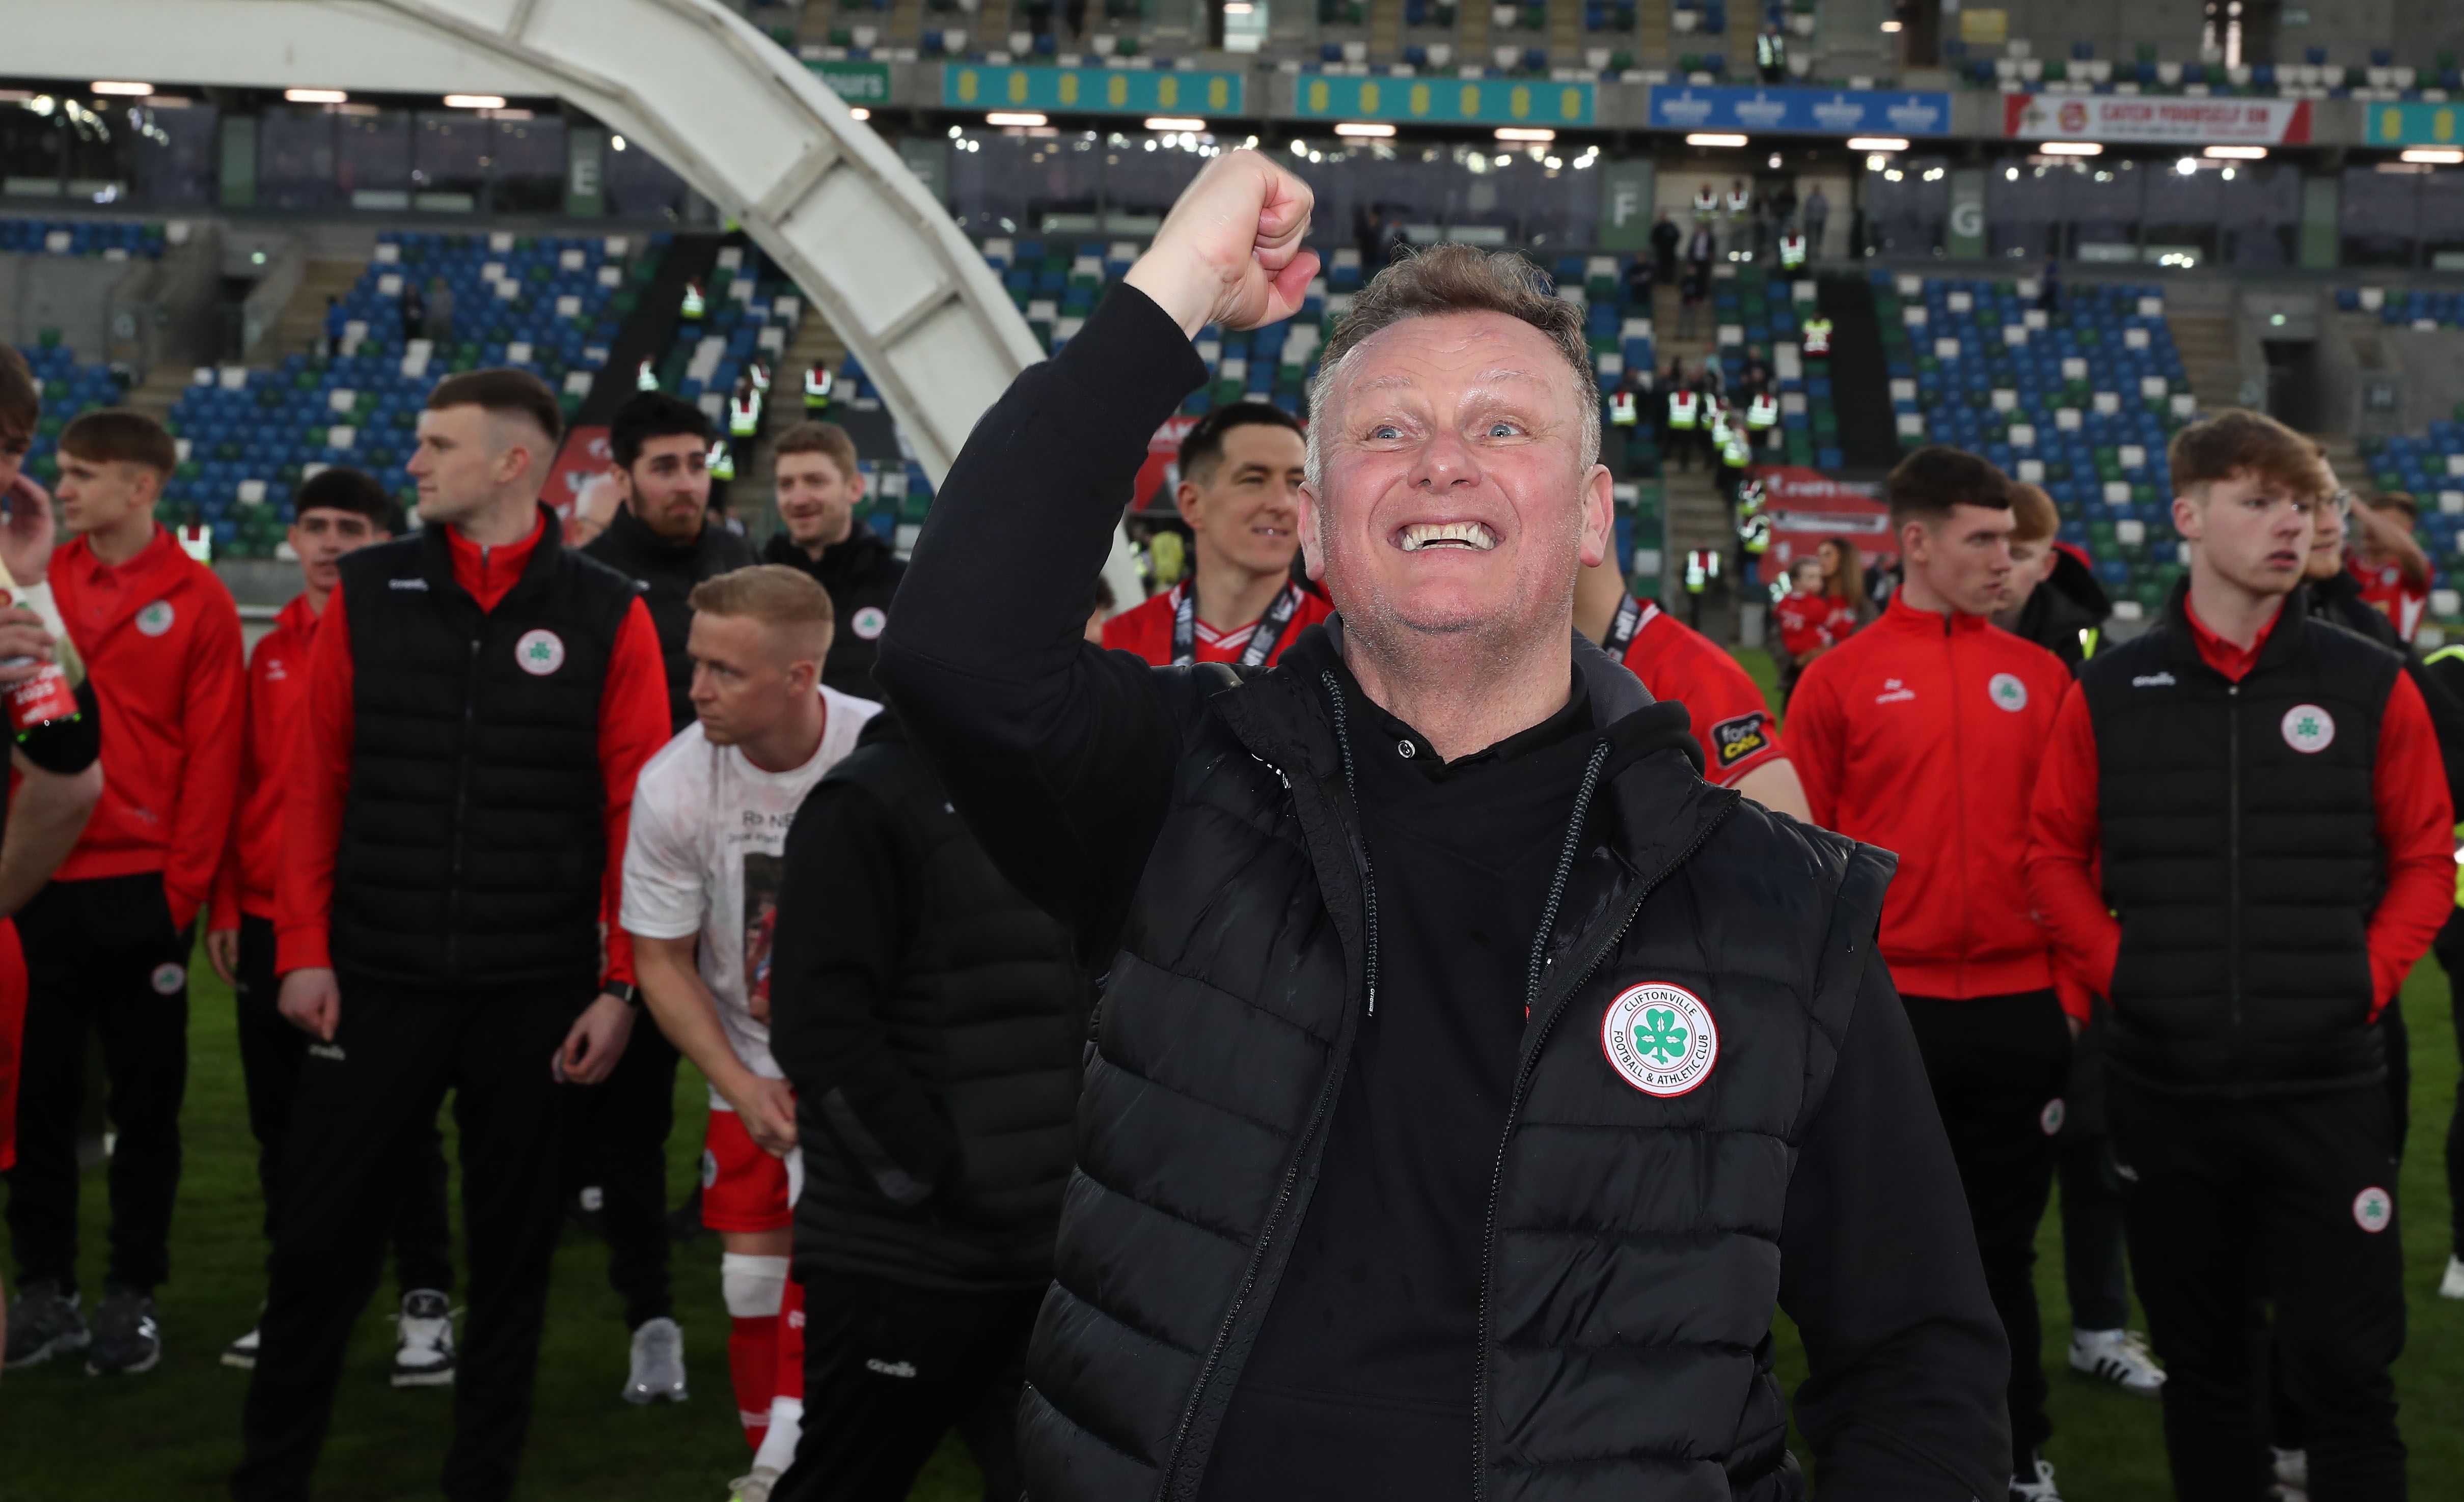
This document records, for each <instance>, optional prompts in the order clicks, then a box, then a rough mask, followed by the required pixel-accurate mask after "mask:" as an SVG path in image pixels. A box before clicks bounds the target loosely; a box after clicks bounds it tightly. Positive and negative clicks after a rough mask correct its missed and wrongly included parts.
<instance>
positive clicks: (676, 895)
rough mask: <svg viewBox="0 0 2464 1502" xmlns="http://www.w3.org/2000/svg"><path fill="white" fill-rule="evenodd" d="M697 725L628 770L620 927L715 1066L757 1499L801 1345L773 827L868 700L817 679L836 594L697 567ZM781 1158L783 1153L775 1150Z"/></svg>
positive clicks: (714, 1098) (786, 1423)
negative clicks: (779, 1038) (791, 1268)
mask: <svg viewBox="0 0 2464 1502" xmlns="http://www.w3.org/2000/svg"><path fill="white" fill-rule="evenodd" d="M692 606H693V635H692V650H693V690H692V691H693V713H694V716H695V723H693V725H690V726H687V727H686V728H685V729H684V730H683V732H682V733H680V734H678V735H677V736H676V738H675V739H674V740H672V741H670V742H669V743H668V745H667V748H666V749H665V750H664V751H660V752H659V753H658V754H657V755H656V756H653V757H652V758H650V761H649V765H648V766H646V767H644V768H643V769H642V775H641V778H640V780H639V781H638V782H637V783H636V784H635V786H634V790H633V819H632V832H631V836H630V838H629V840H628V842H627V846H626V852H625V908H624V925H625V930H626V932H627V933H629V934H630V935H632V938H633V964H634V969H635V972H636V974H638V975H639V977H640V979H641V985H642V994H643V998H644V1000H645V1001H647V1002H648V1003H649V1008H650V1014H651V1015H652V1016H653V1017H654V1018H656V1019H657V1021H658V1024H659V1028H660V1031H662V1032H664V1033H665V1034H667V1035H668V1036H669V1037H670V1038H671V1040H673V1042H674V1043H675V1046H676V1047H677V1049H679V1050H680V1051H682V1052H683V1054H684V1055H685V1056H687V1057H688V1058H691V1059H692V1060H693V1063H694V1064H695V1065H696V1066H697V1067H699V1068H700V1070H701V1072H702V1075H703V1077H704V1078H707V1079H708V1080H709V1081H710V1086H711V1098H710V1125H709V1135H708V1138H707V1139H706V1143H705V1146H704V1149H703V1153H702V1199H701V1213H702V1224H704V1225H705V1226H708V1227H709V1228H710V1229H711V1230H715V1231H716V1232H718V1237H719V1245H720V1246H721V1248H722V1249H723V1251H722V1252H721V1253H720V1257H719V1284H720V1288H721V1290H722V1291H723V1292H724V1294H725V1295H726V1297H727V1312H728V1314H729V1316H730V1317H731V1318H732V1319H733V1321H734V1329H733V1331H732V1332H731V1334H730V1335H729V1338H728V1344H727V1358H728V1369H729V1373H730V1375H731V1376H732V1378H733V1379H734V1382H735V1386H736V1405H737V1414H738V1416H739V1417H740V1418H741V1419H742V1420H743V1424H744V1434H745V1438H746V1439H747V1440H748V1441H750V1442H751V1443H752V1445H753V1447H754V1451H755V1453H754V1460H753V1468H752V1473H751V1474H750V1475H749V1476H747V1477H745V1478H743V1479H741V1480H739V1481H737V1483H736V1484H735V1486H736V1495H737V1498H738V1499H739V1502H762V1499H763V1498H765V1497H766V1496H767V1495H768V1491H769V1487H770V1484H771V1483H772V1482H773V1481H775V1480H776V1479H777V1478H778V1476H779V1475H780V1473H781V1472H782V1471H784V1470H785V1469H787V1466H788V1464H789V1462H791V1461H792V1460H793V1459H794V1458H795V1453H796V1439H797V1435H798V1417H799V1415H800V1414H801V1413H802V1411H803V1404H802V1401H801V1400H802V1394H803V1349H802V1345H801V1342H799V1341H797V1340H795V1339H793V1338H792V1337H788V1338H785V1339H782V1333H781V1307H782V1298H783V1295H784V1294H785V1292H786V1289H787V1286H788V1285H787V1258H788V1252H789V1250H790V1247H791V1244H792V1241H793V1235H792V1232H791V1230H790V1229H789V1228H790V1227H791V1226H792V1225H793V1224H794V1209H795V1206H794V1200H793V1197H792V1196H791V1194H790V1192H789V1188H788V1177H789V1174H788V1165H789V1164H790V1163H792V1162H794V1161H795V1160H794V1156H793V1155H794V1153H795V1150H796V1100H795V1095H794V1093H793V1092H792V1091H791V1090H790V1089H789V1088H788V1086H787V1083H786V1080H785V1079H784V1078H783V1077H782V1076H781V1072H780V1069H779V1066H778V1064H777V1063H775V1062H773V1061H772V1059H771V1056H770V1036H769V1020H770V974H769V958H770V945H771V937H772V935H773V933H774V932H775V928H776V923H777V914H778V902H779V879H780V871H781V859H782V855H783V852H784V851H785V849H786V840H787V826H788V824H789V823H790V822H792V821H793V820H794V818H795V816H796V809H797V807H798V806H799V805H800V804H802V803H803V800H804V795H805V794H806V793H807V792H809V791H811V789H812V786H813V784H814V783H816V782H818V781H820V780H821V777H822V773H825V772H827V771H829V769H830V768H831V767H832V766H834V765H836V764H837V762H838V761H839V759H840V758H841V757H843V756H845V755H846V754H847V752H848V751H851V750H853V749H854V747H855V743H856V733H857V732H858V731H859V730H861V729H863V728H864V723H865V722H866V721H867V720H869V719H870V718H872V716H873V715H874V714H875V713H876V712H878V711H879V709H880V706H879V705H877V704H874V703H873V702H872V701H870V700H869V699H859V698H856V697H855V696H854V695H852V694H844V693H841V692H839V691H838V690H837V689H835V688H831V687H828V686H825V685H823V684H822V683H821V664H823V663H825V662H826V661H828V659H829V652H830V638H831V635H832V630H833V622H832V620H831V614H830V598H829V596H828V594H827V593H825V591H824V590H823V589H822V587H821V586H820V585H819V584H817V583H815V582H814V581H813V580H812V579H811V578H810V577H807V576H805V575H804V574H803V573H801V572H799V571H797V570H795V569H790V568H785V567H782V566H781V565H777V564H768V565H763V566H759V567H754V568H746V569H740V570H737V572H735V573H733V574H723V575H720V576H719V577H716V578H713V579H710V580H707V581H705V582H704V583H701V584H699V585H696V586H695V587H694V589H693V597H692ZM782 1160H784V1161H782Z"/></svg>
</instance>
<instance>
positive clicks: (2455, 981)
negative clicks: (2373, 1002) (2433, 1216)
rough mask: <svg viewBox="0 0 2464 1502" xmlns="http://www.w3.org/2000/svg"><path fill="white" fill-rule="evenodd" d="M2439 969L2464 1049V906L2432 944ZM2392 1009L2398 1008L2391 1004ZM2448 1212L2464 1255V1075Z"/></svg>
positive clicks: (2458, 1085)
mask: <svg viewBox="0 0 2464 1502" xmlns="http://www.w3.org/2000/svg"><path fill="white" fill-rule="evenodd" d="M2431 952H2432V953H2434V954H2436V955H2437V956H2438V968H2439V969H2443V970H2445V971H2446V972H2447V999H2448V1006H2449V1007H2450V1008H2451V1009H2452V1012H2453V1016H2454V1018H2455V1040H2456V1046H2457V1047H2458V1048H2459V1049H2464V908H2458V909H2456V912H2455V915H2454V916H2453V917H2452V918H2449V919H2448V920H2447V926H2446V927H2444V928H2441V929H2440V930H2439V931H2438V942H2437V944H2435V945H2434V946H2432V947H2431ZM2387 1010H2388V1011H2389V1012H2393V1011H2394V1010H2395V1006H2394V1005H2393V1004H2390V1005H2389V1006H2388V1008H2387ZM2447 1214H2448V1220H2449V1228H2448V1230H2449V1235H2450V1236H2451V1237H2452V1238H2453V1240H2452V1242H2451V1246H2452V1248H2453V1252H2454V1254H2455V1255H2456V1256H2459V1257H2464V1076H2459V1077H2458V1078H2457V1079H2456V1081H2455V1109H2454V1111H2453V1113H2451V1114H2450V1115H2449V1116H2448V1118H2447Z"/></svg>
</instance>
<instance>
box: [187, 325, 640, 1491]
mask: <svg viewBox="0 0 2464 1502" xmlns="http://www.w3.org/2000/svg"><path fill="white" fill-rule="evenodd" d="M562 426H563V421H562V417H561V414H560V413H559V412H558V410H557V403H556V398H555V396H554V395H553V394H552V393H551V392H550V391H549V390H548V389H547V387H546V386H545V385H544V384H542V383H541V382H540V381H539V379H538V378H537V377H535V376H530V375H526V374H524V373H522V372H520V371H515V370H480V371H472V372H468V373H466V374H463V375H457V376H451V377H448V378H447V379H445V380H444V381H440V382H438V383H437V385H436V388H435V389H434V390H433V391H431V392H430V393H429V398H428V407H427V410H425V411H423V412H422V413H421V414H420V417H419V447H418V450H417V451H416V452H415V453H413V454H412V455H411V459H410V465H409V469H410V473H411V476H412V478H413V479H414V480H416V481H417V482H418V486H419V508H420V517H421V520H422V521H423V522H425V523H426V526H425V528H424V529H423V530H422V531H420V532H419V533H415V534H414V535H412V536H408V537H405V538H402V539H399V540H397V541H394V542H388V543H381V544H379V545H377V546H375V547H371V548H363V549H361V550H360V551H359V552H357V553H354V554H352V555H350V556H348V557H346V558H344V559H343V560H342V565H341V584H340V585H339V586H338V587H337V589H336V590H335V593H334V595H333V597H332V598H331V599H329V600H328V602H327V605H326V609H325V612H324V614H323V616H322V618H321V620H319V625H318V628H317V644H316V646H315V648H314V650H313V652H312V653H311V656H310V659H309V667H308V700H307V705H306V707H305V708H304V709H303V710H302V712H301V715H300V725H299V729H298V734H299V737H300V738H299V739H298V740H297V742H296V743H295V744H294V746H293V748H292V761H291V776H292V780H293V784H294V785H293V788H292V790H291V794H290V795H289V797H288V798H287V799H286V800H285V803H284V808H283V849H282V869H281V873H280V877H279V879H278V881H277V883H276V896H275V901H276V904H277V906H278V907H279V908H280V918H279V920H278V921H277V923H276V925H275V969H277V970H279V971H280V972H281V975H282V990H281V1001H280V1006H281V1010H282V1014H283V1016H284V1017H285V1018H286V1019H288V1020H289V1021H290V1022H291V1023H292V1024H293V1025H294V1026H295V1027H297V1028H299V1029H301V1030H302V1031H303V1032H306V1033H309V1034H312V1035H313V1036H314V1038H315V1041H314V1042H313V1043H311V1044H310V1045H309V1048H308V1061H307V1062H306V1063H305V1064H304V1065H302V1066H301V1069H300V1078H299V1094H298V1098H297V1104H296V1105H295V1106H294V1108H293V1111H292V1121H291V1144H290V1148H289V1150H288V1152H287V1153H286V1155H285V1157H284V1161H283V1182H282V1199H283V1221H284V1224H283V1227H282V1230H281V1234H280V1236H279V1238H278V1239H277V1240H276V1241H275V1248H274V1259H273V1263H272V1272H273V1277H272V1287H271V1292H270V1294H269V1296H268V1298H267V1300H266V1306H265V1315H264V1317H263V1320H262V1321H261V1323H260V1325H259V1327H258V1328H259V1332H260V1341H259V1349H258V1352H257V1360H256V1370H255V1372H254V1373H253V1376H252V1377H251V1379H250V1382H249V1389H248V1401H247V1403H246V1404H245V1406H244V1408H243V1410H242V1415H241V1433H242V1437H243V1439H244V1441H245V1445H246V1454H245V1456H244V1458H243V1459H242V1461H241V1463H240V1467H239V1469H238V1471H237V1472H236V1473H235V1474H234V1475H233V1476H232V1478H231V1493H232V1495H233V1496H234V1497H236V1498H238V1499H240V1502H260V1499H261V1502H275V1499H279V1502H299V1499H302V1498H304V1497H306V1496H307V1494H308V1483H309V1477H310V1473H311V1472H312V1471H313V1469H315V1466H316V1461H317V1452H318V1450H319V1448H321V1446H322V1444H323V1441H324V1436H325V1426H326V1421H327V1418H328V1416H329V1414H330V1413H331V1411H332V1406H333V1399H334V1388H335V1384H336V1381H337V1379H338V1378H339V1376H340V1373H341V1362H342V1354H343V1348H344V1346H345V1345H346V1344H347V1343H348V1341H349V1339H350V1335H351V1327H352V1326H353V1324H354V1323H355V1322H356V1321H357V1320H358V1317H359V1314H360V1310H361V1308H362V1307H363V1305H364V1304H365V1303H366V1302H367V1298H368V1295H369V1294H370V1292H371V1291H372V1290H373V1289H374V1287H375V1283H376V1277H377V1272H378V1267H379V1262H380V1259H381V1257H382V1255H383V1250H384V1240H385V1232H386V1230H387V1229H388V1228H389V1226H390V1224H391V1216H390V1214H389V1213H388V1210H389V1208H390V1206H391V1203H392V1199H393V1197H394V1195H395V1194H396V1193H398V1188H397V1186H398V1184H399V1181H400V1177H401V1174H402V1172H403V1171H404V1170H403V1164H402V1161H401V1160H402V1157H403V1153H404V1151H405V1144H406V1143H411V1142H412V1141H414V1140H415V1139H414V1132H415V1129H416V1127H417V1126H418V1124H419V1123H420V1122H422V1121H430V1120H433V1119H434V1117H435V1114H436V1109H437V1106H438V1103H439V1102H440V1101H441V1100H442V1099H443V1097H444V1095H445V1093H446V1091H447V1090H449V1089H450V1090H452V1091H453V1092H454V1096H455V1099H454V1105H453V1110H454V1120H455V1121H456V1123H457V1124H458V1126H459V1129H460V1142H461V1152H462V1201H463V1208H464V1215H465V1224H464V1228H463V1230H464V1240H465V1244H466V1245H467V1247H468V1248H469V1252H470V1259H471V1265H470V1274H471V1314H470V1319H469V1322H468V1323H467V1325H466V1326H465V1327H464V1339H463V1341H462V1349H461V1352H460V1363H459V1368H458V1370H457V1371H456V1373H455V1377H454V1391H453V1405H454V1437H453V1445H452V1448H451V1451H450V1452H449V1454H448V1455H447V1458H446V1463H445V1471H444V1490H445V1493H446V1494H447V1495H448V1496H450V1497H453V1498H456V1499H462V1498H470V1499H488V1502H501V1499H503V1498H504V1497H506V1496H507V1495H509V1494H510V1493H511V1492H512V1491H513V1488H514V1482H515V1476H516V1472H517V1469H518V1467H519V1462H520V1453H521V1446H522V1437H523V1433H524V1431H525V1429H526V1428H527V1427H528V1425H529V1419H530V1403H531V1387H532V1380H533V1377H534V1375H535V1371H536V1368H537V1365H538V1359H539V1330H540V1326H541V1323H542V1321H543V1319H544V1317H545V1315H546V1308H547V1305H546V1299H547V1283H548V1270H549V1262H550V1258H551V1256H552V1254H553V1252H554V1251H555V1248H556V1233H557V1225H558V1206H559V1203H560V1201H559V1196H558V1194H557V1192H556V1187H557V1179H558V1173H557V1162H558V1157H559V1154H560V1150H561V1138H562V1136H563V1133H562V1131H561V1121H562V1118H563V1115H564V1113H563V1110H562V1108H561V1099H560V1098H559V1081H561V1080H563V1081H571V1082H573V1083H576V1084H595V1083H597V1082H599V1081H600V1080H603V1079H605V1078H606V1077H607V1074H608V1072H609V1071H610V1070H612V1069H613V1068H615V1066H616V1061H617V1058H618V1056H620V1055H621V1054H623V1052H624V1050H625V1044H626V1039H627V1035H628V1034H630V1033H631V1031H632V1027H633V1019H634V1008H635V1006H636V1003H637V997H636V994H635V992H634V989H633V984H632V983H633V973H632V947H631V946H630V944H629V943H627V940H626V938H625V934H624V930H623V929H622V927H620V926H617V925H615V924H614V923H613V921H612V920H613V919H614V918H615V916H616V914H617V913H618V911H619V910H620V905H621V901H622V895H623V894H622V886H623V882H622V880H621V872H622V870H623V857H624V850H625V839H626V819H627V811H628V810H629V808H630V806H631V803H632V796H633V779H634V776H635V774H636V773H638V772H639V771H640V770H641V767H642V764H643V763H644V762H645V761H647V760H649V757H650V756H651V755H652V754H653V753H654V752H656V751H658V749H659V748H660V747H661V746H662V745H664V744H665V743H666V741H667V739H668V713H667V683H666V675H665V672H664V671H663V669H662V666H661V663H660V659H659V638H658V632H657V630H656V628H655V627H653V626H652V624H651V622H650V614H649V607H648V606H646V605H645V604H643V602H642V600H641V599H640V597H639V592H638V591H636V590H635V588H634V587H633V583H632V581H631V580H630V579H627V578H626V577H624V576H622V575H620V574H618V573H616V572H615V571H614V570H612V569H609V568H606V567H604V566H603V565H601V564H599V563H596V562H593V561H592V560H590V559H588V558H585V557H583V556H581V555H579V554H577V553H574V552H572V551H571V550H569V549H566V548H565V547H563V546H562V545H561V538H560V536H559V533H560V531H561V528H560V526H559V523H558V522H557V519H556V513H555V512H551V511H549V510H548V509H547V508H545V507H544V506H541V505H540V504H539V490H540V488H541V487H542V486H543V485H544V484H545V483H546V480H547V472H548V466H549V463H550V461H551V460H552V459H553V457H554V455H555V453H556V445H557V438H558V435H559V433H560V431H561V428H562ZM225 818H226V827H228V822H227V821H228V818H229V815H228V813H227V812H226V814H225ZM603 925H605V927H604V930H603ZM603 931H604V932H605V964H604V965H603V963H602V933H603ZM669 1354H670V1357H671V1360H673V1361H676V1362H677V1363H678V1364H677V1365H676V1369H675V1389H674V1390H675V1395H676V1396H678V1397H682V1396H683V1372H682V1367H681V1356H682V1353H681V1352H680V1351H677V1352H672V1353H669Z"/></svg>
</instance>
